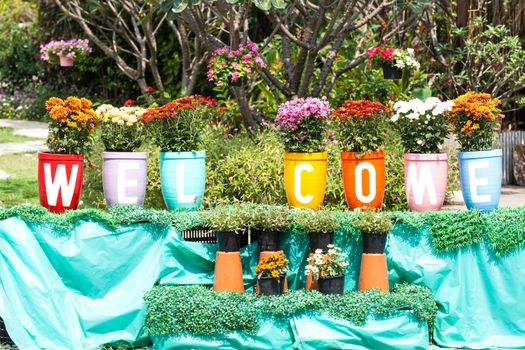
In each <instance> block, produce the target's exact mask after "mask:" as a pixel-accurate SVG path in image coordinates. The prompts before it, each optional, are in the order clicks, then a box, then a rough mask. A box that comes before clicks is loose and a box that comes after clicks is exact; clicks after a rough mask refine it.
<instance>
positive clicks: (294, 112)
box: [275, 97, 330, 130]
mask: <svg viewBox="0 0 525 350" xmlns="http://www.w3.org/2000/svg"><path fill="white" fill-rule="evenodd" d="M329 115H330V105H329V104H328V101H326V97H323V98H322V99H318V98H313V97H308V98H298V99H295V100H291V101H288V102H285V103H283V104H281V105H280V106H279V110H278V112H277V118H275V123H276V124H277V125H279V126H280V127H281V128H282V129H284V130H297V128H298V127H299V125H301V124H302V123H303V122H304V121H305V119H306V118H315V119H320V120H327V119H328V116H329Z"/></svg>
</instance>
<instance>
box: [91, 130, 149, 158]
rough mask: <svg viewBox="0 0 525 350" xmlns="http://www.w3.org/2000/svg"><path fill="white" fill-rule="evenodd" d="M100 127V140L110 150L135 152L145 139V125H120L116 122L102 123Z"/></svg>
mask: <svg viewBox="0 0 525 350" xmlns="http://www.w3.org/2000/svg"><path fill="white" fill-rule="evenodd" d="M99 128H100V133H99V135H100V140H101V141H102V143H103V144H104V148H105V149H106V151H110V152H133V151H135V150H136V149H138V148H139V147H140V145H141V144H142V140H143V134H142V131H143V126H142V125H141V124H135V125H133V126H126V125H118V124H116V123H102V124H100V126H99Z"/></svg>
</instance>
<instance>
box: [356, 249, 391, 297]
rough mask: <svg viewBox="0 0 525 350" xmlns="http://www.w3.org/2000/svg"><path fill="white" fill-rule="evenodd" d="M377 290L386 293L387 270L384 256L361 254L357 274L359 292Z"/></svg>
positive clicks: (387, 288) (387, 289)
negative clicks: (359, 269)
mask: <svg viewBox="0 0 525 350" xmlns="http://www.w3.org/2000/svg"><path fill="white" fill-rule="evenodd" d="M374 288H378V289H379V290H380V291H381V292H388V291H389V290H390V289H389V286H388V269H387V265H386V254H385V253H383V254H363V255H362V256H361V272H360V273H359V290H371V289H374Z"/></svg>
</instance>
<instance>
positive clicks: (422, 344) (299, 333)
mask: <svg viewBox="0 0 525 350" xmlns="http://www.w3.org/2000/svg"><path fill="white" fill-rule="evenodd" d="M260 323H261V327H260V329H259V331H258V332H257V334H247V333H238V332H234V333H229V334H225V335H221V336H217V337H215V338H212V339H210V338H209V337H206V338H202V337H196V336H191V335H180V336H171V337H153V343H154V348H155V349H158V350H172V349H210V350H211V349H268V350H273V349H304V350H324V349H326V350H328V349H355V350H369V349H381V350H400V349H411V350H421V349H428V348H429V344H428V328H427V325H426V323H424V322H421V321H418V320H417V319H415V317H414V316H413V315H412V313H411V312H410V311H399V312H396V315H393V316H392V317H390V318H387V319H373V318H372V317H370V319H369V320H368V322H367V324H366V326H364V327H360V326H355V325H353V324H351V323H349V322H348V321H345V320H340V319H335V318H330V317H326V316H323V315H318V314H308V315H299V316H296V317H292V318H291V319H290V321H289V323H287V324H285V323H284V322H282V323H280V322H278V321H274V320H269V319H267V320H261V321H260Z"/></svg>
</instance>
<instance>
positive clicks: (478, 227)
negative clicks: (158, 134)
mask: <svg viewBox="0 0 525 350" xmlns="http://www.w3.org/2000/svg"><path fill="white" fill-rule="evenodd" d="M290 210H291V211H292V212H297V211H298V209H290ZM357 215H359V214H358V213H355V212H352V211H339V212H338V213H337V217H338V218H339V220H340V222H341V225H340V228H339V230H341V231H343V232H344V233H346V234H351V235H356V234H357V233H358V231H357V229H356V228H355V226H354V224H353V220H354V219H355V218H356V216H357ZM390 216H391V218H392V220H393V221H394V222H395V224H396V225H402V226H403V230H404V231H406V232H407V234H411V235H418V234H421V232H420V231H421V230H422V229H425V228H426V229H428V230H429V232H430V235H431V237H432V246H433V248H434V249H435V250H436V251H438V252H439V251H453V250H456V249H459V248H462V247H466V246H469V245H472V244H477V243H480V242H481V241H483V240H487V241H488V242H489V244H490V245H491V247H492V248H493V250H494V252H495V254H496V255H503V254H506V253H508V252H510V251H511V250H512V249H514V248H516V247H518V246H520V245H522V244H524V243H525V206H523V207H517V208H501V209H496V210H494V211H493V212H491V213H489V214H481V213H480V212H479V211H477V210H462V211H439V212H424V213H414V212H390ZM10 217H19V218H21V219H22V220H25V221H27V222H30V223H37V224H48V225H53V226H54V227H55V228H56V230H57V232H58V233H61V234H63V235H67V234H68V232H69V231H70V230H71V229H72V228H73V227H74V225H75V223H76V222H78V221H80V220H85V221H95V222H98V223H100V224H102V225H105V226H106V227H108V228H110V229H115V228H117V227H118V226H121V225H133V224H139V223H150V224H152V225H154V226H157V227H159V228H161V229H166V228H168V227H170V226H173V227H175V228H176V229H177V230H179V231H183V230H187V229H191V228H193V227H197V226H202V225H203V224H204V221H203V219H202V217H201V215H200V212H196V211H166V210H155V209H149V208H142V207H137V206H112V207H110V208H109V209H108V211H107V212H106V211H102V210H99V209H83V210H73V211H68V212H66V213H64V214H53V213H51V212H49V211H48V210H47V209H45V208H43V207H40V206H28V205H22V206H17V207H12V208H8V209H0V220H5V219H8V218H10ZM302 233H303V231H302V230H301V229H300V227H298V226H297V225H295V226H294V227H293V228H292V234H302Z"/></svg>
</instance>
